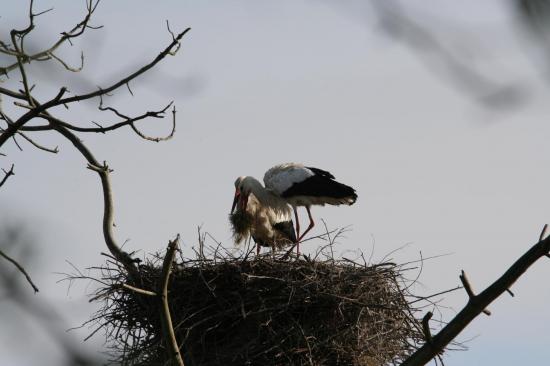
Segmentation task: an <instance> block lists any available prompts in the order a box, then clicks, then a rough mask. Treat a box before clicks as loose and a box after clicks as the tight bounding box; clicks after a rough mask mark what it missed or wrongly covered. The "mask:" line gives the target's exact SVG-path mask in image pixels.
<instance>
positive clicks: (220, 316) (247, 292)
mask: <svg viewBox="0 0 550 366" xmlns="http://www.w3.org/2000/svg"><path fill="white" fill-rule="evenodd" d="M212 258H214V259H206V258H205V257H204V256H203V255H199V259H194V260H185V259H181V261H180V262H179V263H177V264H176V265H175V266H174V269H173V273H172V276H171V278H170V283H169V295H168V296H169V297H168V298H169V303H170V311H171V315H172V321H173V325H174V328H175V333H176V336H177V338H178V339H177V340H178V344H180V345H182V346H181V352H182V354H183V357H184V360H185V365H186V366H192V365H357V366H364V365H368V366H371V365H388V364H398V363H399V362H400V361H402V360H403V359H404V358H406V357H407V355H409V354H410V353H411V352H412V351H414V350H415V349H416V347H417V344H418V343H419V342H420V341H421V338H422V332H421V330H420V327H419V326H418V322H417V321H416V320H415V318H414V314H415V312H416V310H415V309H413V308H412V306H411V305H410V304H409V301H408V299H410V297H409V294H408V292H407V291H408V287H409V286H405V280H404V278H403V274H402V272H403V269H402V268H401V267H400V266H397V265H394V264H392V263H385V264H377V265H370V266H369V265H366V264H365V263H363V264H359V263H355V262H352V261H350V260H344V259H342V260H334V259H333V258H332V257H330V256H328V257H325V258H324V259H323V260H319V259H315V260H312V259H309V260H296V259H291V260H283V259H282V255H280V254H275V255H274V254H269V255H263V256H260V257H256V258H254V259H249V258H246V257H245V258H242V257H240V258H235V257H233V256H231V255H228V254H224V255H220V251H218V250H216V251H215V254H214V255H213V257H212ZM109 263H110V264H109ZM160 264H161V259H160V258H158V257H156V258H153V259H151V260H148V261H147V263H145V264H142V265H140V267H139V268H140V275H141V281H142V283H141V284H139V287H140V288H143V289H150V290H153V291H155V290H156V286H157V284H158V282H159V277H160V274H161V268H159V266H160ZM101 269H102V272H103V273H102V282H103V283H104V284H105V285H104V287H102V288H100V289H99V290H98V291H97V294H96V295H97V296H96V297H95V298H94V300H96V301H103V304H104V306H103V308H102V309H101V310H100V311H99V313H98V314H97V316H96V317H95V318H94V319H92V320H97V321H98V322H99V324H100V327H99V328H98V329H105V330H106V331H107V338H108V339H107V341H108V344H109V345H110V346H111V347H112V348H113V351H114V352H113V354H114V355H115V359H114V361H116V362H117V363H120V362H122V364H126V365H161V364H165V362H166V358H167V356H166V355H167V352H166V349H165V343H164V341H163V340H162V338H163V331H162V326H161V321H160V313H159V310H158V309H159V307H158V301H159V300H158V299H157V298H155V297H151V296H146V295H142V294H139V293H137V292H135V291H132V290H129V289H125V288H122V287H121V284H122V283H132V282H130V279H128V278H127V275H126V272H125V271H124V270H122V268H121V267H120V266H118V265H117V264H116V263H115V262H108V264H107V265H106V266H105V267H102V268H101ZM133 284H134V285H135V282H134V283H133ZM136 286H137V285H136Z"/></svg>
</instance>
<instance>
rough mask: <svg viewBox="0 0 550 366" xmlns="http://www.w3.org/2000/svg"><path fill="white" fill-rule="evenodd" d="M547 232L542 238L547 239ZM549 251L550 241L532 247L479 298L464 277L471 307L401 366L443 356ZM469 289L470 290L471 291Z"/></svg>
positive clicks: (414, 364)
mask: <svg viewBox="0 0 550 366" xmlns="http://www.w3.org/2000/svg"><path fill="white" fill-rule="evenodd" d="M544 232H545V229H543V233H542V234H541V236H540V237H541V238H543V237H544V235H543V234H544ZM549 251H550V237H546V238H544V239H542V240H539V242H538V243H536V244H535V245H534V246H532V247H531V249H529V250H528V251H527V252H526V253H525V254H524V255H522V256H521V257H520V258H519V259H518V260H517V261H516V262H515V263H514V264H512V266H510V267H509V268H508V270H507V271H506V272H505V273H504V274H503V275H502V276H501V277H500V278H499V279H497V280H496V281H495V282H493V284H491V285H490V286H489V287H487V288H486V289H485V290H483V291H482V292H481V293H479V294H478V295H475V294H474V292H473V290H472V289H471V285H470V284H469V281H468V280H467V278H466V277H465V276H464V275H462V276H461V279H463V278H464V280H462V283H463V284H464V288H465V289H466V291H467V292H468V295H469V298H468V303H467V304H466V306H464V308H463V309H462V310H461V311H460V312H459V313H458V314H457V315H456V316H455V317H454V318H453V319H452V320H451V321H450V322H449V323H448V324H447V325H446V326H445V327H443V328H442V329H441V330H440V331H439V333H437V335H435V336H433V337H431V342H426V343H425V344H424V345H423V346H422V347H420V348H419V349H418V350H417V351H416V352H415V353H413V354H412V355H411V356H410V357H409V358H408V359H406V360H405V361H404V362H403V363H402V364H401V366H418V365H425V364H427V363H428V362H430V360H431V359H433V358H434V357H436V356H437V355H438V354H439V353H441V352H442V351H443V350H444V349H445V347H446V346H447V345H448V344H449V343H450V342H451V341H452V340H453V339H455V338H456V336H457V335H458V334H460V332H462V330H464V328H466V327H467V326H468V324H470V322H471V321H472V320H474V319H475V318H476V317H477V316H478V315H480V314H481V313H483V312H484V310H485V308H486V307H487V306H488V305H489V304H490V303H492V302H493V301H494V300H495V299H497V298H498V297H499V296H500V295H502V294H503V293H504V292H506V291H507V290H508V289H509V288H510V287H511V286H512V285H513V284H514V283H515V282H516V281H517V280H518V278H520V277H521V275H523V274H524V273H525V271H527V269H529V267H531V265H533V263H535V262H536V261H537V260H538V259H540V258H541V257H544V256H546V255H547V254H548V252H549ZM468 288H469V290H468Z"/></svg>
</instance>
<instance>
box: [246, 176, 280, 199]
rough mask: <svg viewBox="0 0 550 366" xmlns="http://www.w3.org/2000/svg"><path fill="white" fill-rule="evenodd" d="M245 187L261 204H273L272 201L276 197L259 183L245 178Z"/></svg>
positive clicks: (252, 178) (251, 178) (253, 179)
mask: <svg viewBox="0 0 550 366" xmlns="http://www.w3.org/2000/svg"><path fill="white" fill-rule="evenodd" d="M244 181H245V182H244V184H245V186H247V187H248V189H250V192H251V193H252V194H253V195H254V196H256V198H257V199H258V200H259V201H260V202H261V203H262V204H264V205H265V204H270V203H271V202H273V200H276V199H277V198H278V197H277V196H276V195H275V194H274V193H273V192H271V190H269V189H266V188H265V187H264V186H263V185H262V183H260V182H259V181H258V180H257V179H256V178H254V177H246V178H245V179H244Z"/></svg>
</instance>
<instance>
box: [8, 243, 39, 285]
mask: <svg viewBox="0 0 550 366" xmlns="http://www.w3.org/2000/svg"><path fill="white" fill-rule="evenodd" d="M0 256H2V257H4V259H6V260H7V261H8V262H11V263H12V264H13V265H14V266H15V267H16V268H17V269H18V270H19V272H21V273H22V274H23V275H24V276H25V278H26V279H27V282H28V283H29V284H30V285H31V286H32V289H33V290H34V293H37V292H38V287H36V285H35V284H34V282H32V279H31V276H29V274H28V273H27V271H25V268H23V266H22V265H20V264H19V263H18V262H17V261H16V260H15V259H13V258H12V257H10V256H8V255H7V254H6V253H4V252H3V251H1V250H0Z"/></svg>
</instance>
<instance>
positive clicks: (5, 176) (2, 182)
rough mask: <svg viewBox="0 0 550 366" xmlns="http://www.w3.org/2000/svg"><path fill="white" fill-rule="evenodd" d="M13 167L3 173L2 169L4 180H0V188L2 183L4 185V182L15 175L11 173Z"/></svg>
mask: <svg viewBox="0 0 550 366" xmlns="http://www.w3.org/2000/svg"><path fill="white" fill-rule="evenodd" d="M13 166H14V165H13V164H12V165H11V168H10V170H8V171H5V170H4V169H2V171H3V172H4V178H2V180H1V181H0V187H2V186H3V185H4V183H6V181H7V180H8V178H9V177H10V176H12V175H15V173H14V172H13Z"/></svg>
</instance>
